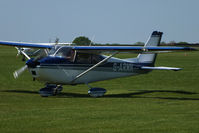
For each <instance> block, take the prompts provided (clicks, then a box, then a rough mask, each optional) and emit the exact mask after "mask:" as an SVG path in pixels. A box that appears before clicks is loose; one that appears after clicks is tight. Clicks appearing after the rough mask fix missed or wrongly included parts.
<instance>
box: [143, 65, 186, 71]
mask: <svg viewBox="0 0 199 133" xmlns="http://www.w3.org/2000/svg"><path fill="white" fill-rule="evenodd" d="M141 69H147V70H173V71H179V70H181V69H182V68H176V67H148V66H142V67H141Z"/></svg>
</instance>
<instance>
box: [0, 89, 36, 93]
mask: <svg viewBox="0 0 199 133" xmlns="http://www.w3.org/2000/svg"><path fill="white" fill-rule="evenodd" d="M0 92H11V93H27V94H39V93H38V91H30V90H2V91H0Z"/></svg>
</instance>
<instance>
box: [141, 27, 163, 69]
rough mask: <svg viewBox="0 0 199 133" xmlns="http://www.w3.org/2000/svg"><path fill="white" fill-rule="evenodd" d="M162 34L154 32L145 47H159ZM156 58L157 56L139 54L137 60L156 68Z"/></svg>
mask: <svg viewBox="0 0 199 133" xmlns="http://www.w3.org/2000/svg"><path fill="white" fill-rule="evenodd" d="M162 34H163V33H162V32H158V31H154V32H153V33H152V34H151V36H150V37H149V39H148V41H147V42H146V43H145V45H144V46H147V47H150V46H159V45H160V41H161V38H162ZM156 56H157V54H139V55H138V56H137V59H138V62H139V63H148V64H149V65H150V66H154V63H155V59H156Z"/></svg>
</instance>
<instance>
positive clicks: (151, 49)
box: [0, 41, 196, 54]
mask: <svg viewBox="0 0 199 133" xmlns="http://www.w3.org/2000/svg"><path fill="white" fill-rule="evenodd" d="M0 45H7V46H15V47H29V48H52V47H53V45H52V44H50V43H49V44H47V43H45V44H44V43H25V42H11V41H0ZM64 47H70V48H72V49H74V50H77V51H78V52H82V53H98V54H99V53H103V52H120V53H121V52H130V53H161V52H171V51H194V50H196V49H194V48H191V47H160V46H148V47H146V46H145V47H139V46H64Z"/></svg>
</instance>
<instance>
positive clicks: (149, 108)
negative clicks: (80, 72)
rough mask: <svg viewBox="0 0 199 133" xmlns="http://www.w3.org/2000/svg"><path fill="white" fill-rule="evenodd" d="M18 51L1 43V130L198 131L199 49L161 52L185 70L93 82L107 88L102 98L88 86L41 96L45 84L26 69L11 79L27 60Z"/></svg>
mask: <svg viewBox="0 0 199 133" xmlns="http://www.w3.org/2000/svg"><path fill="white" fill-rule="evenodd" d="M15 56H16V50H15V49H14V48H10V47H3V46H0V133H29V132H31V133H33V132H37V133H44V132H48V133H66V132H67V133H111V132H114V133H115V132H116V133H117V132H118V133H124V132H125V133H130V132H131V133H132V132H136V133H198V132H199V52H187V53H184V52H182V53H167V54H161V55H158V58H157V63H156V65H157V66H171V67H172V66H173V67H182V68H184V69H183V70H182V71H178V72H174V71H153V72H152V73H149V74H147V75H140V76H135V77H127V78H121V79H115V80H109V81H103V82H97V83H93V84H91V85H92V86H96V87H104V88H106V89H107V90H108V93H107V94H106V95H105V96H104V97H102V98H91V97H89V96H88V95H87V91H88V88H87V86H85V85H78V86H64V90H63V93H62V94H60V95H59V96H56V97H48V98H42V97H40V95H39V94H38V90H39V88H42V87H43V86H44V85H43V84H41V83H39V82H37V81H32V78H31V76H30V75H29V73H28V72H25V73H24V74H23V75H22V76H21V77H20V78H18V79H17V80H15V79H14V78H13V76H12V73H13V72H14V70H16V69H19V68H20V67H22V66H23V65H24V62H22V61H21V58H16V57H15ZM119 56H120V57H123V58H124V57H131V56H132V55H130V54H129V55H127V54H125V55H119Z"/></svg>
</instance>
